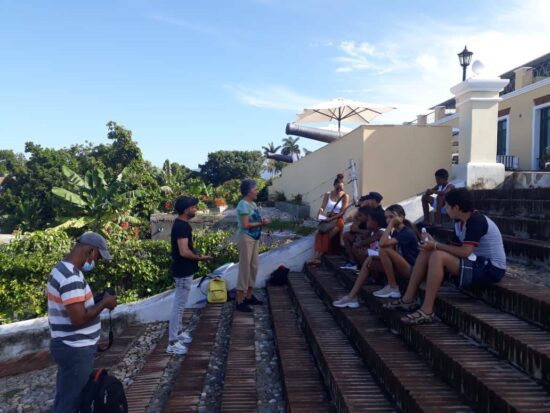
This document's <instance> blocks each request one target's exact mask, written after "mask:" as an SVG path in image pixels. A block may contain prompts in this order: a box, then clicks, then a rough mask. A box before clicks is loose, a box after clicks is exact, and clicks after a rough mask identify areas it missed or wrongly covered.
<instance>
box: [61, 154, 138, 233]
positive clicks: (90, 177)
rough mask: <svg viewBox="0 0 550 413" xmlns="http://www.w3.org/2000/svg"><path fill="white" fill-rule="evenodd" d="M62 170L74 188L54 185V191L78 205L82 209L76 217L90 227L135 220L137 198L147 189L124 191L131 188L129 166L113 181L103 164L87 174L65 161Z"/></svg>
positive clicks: (96, 228) (95, 227) (77, 208)
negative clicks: (127, 180) (126, 185)
mask: <svg viewBox="0 0 550 413" xmlns="http://www.w3.org/2000/svg"><path fill="white" fill-rule="evenodd" d="M62 170H63V175H65V177H66V181H67V185H68V186H69V187H70V188H71V189H70V190H69V189H65V188H61V187H58V186H54V187H53V188H52V193H53V194H54V195H56V196H58V197H59V198H61V199H63V200H64V201H66V202H69V203H71V204H72V205H73V206H74V207H76V208H75V209H76V210H77V211H79V212H80V213H77V214H76V218H81V219H84V220H85V222H86V224H87V226H89V228H90V229H92V230H94V231H98V230H99V229H101V228H102V227H103V226H104V225H105V224H107V223H108V222H118V223H120V222H130V221H132V216H131V211H132V208H133V206H134V205H135V203H136V202H135V200H136V198H140V197H142V196H143V195H144V192H143V191H141V190H130V191H127V192H122V191H123V190H124V189H127V188H124V185H123V184H122V181H123V179H124V178H125V177H126V176H127V175H128V172H127V169H124V170H123V171H122V173H121V174H120V175H119V176H118V177H117V178H116V179H115V180H113V181H112V182H110V183H109V184H107V182H106V181H105V175H104V173H103V171H102V170H101V169H100V168H95V169H93V170H89V171H87V172H86V175H84V177H81V176H79V175H78V174H77V173H76V172H74V171H73V170H71V169H70V168H69V167H67V166H65V165H63V167H62Z"/></svg>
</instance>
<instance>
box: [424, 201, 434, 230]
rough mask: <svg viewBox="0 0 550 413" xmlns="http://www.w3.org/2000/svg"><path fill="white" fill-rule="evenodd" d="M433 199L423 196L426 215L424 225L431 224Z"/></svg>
mask: <svg viewBox="0 0 550 413" xmlns="http://www.w3.org/2000/svg"><path fill="white" fill-rule="evenodd" d="M432 201H433V199H432V197H431V196H430V195H426V194H424V195H422V212H423V213H424V224H430V204H431V203H432Z"/></svg>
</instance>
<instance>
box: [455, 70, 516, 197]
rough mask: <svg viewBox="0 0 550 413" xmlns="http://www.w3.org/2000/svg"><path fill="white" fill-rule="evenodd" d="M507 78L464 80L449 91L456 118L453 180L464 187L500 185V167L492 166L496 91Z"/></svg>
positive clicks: (503, 84)
mask: <svg viewBox="0 0 550 413" xmlns="http://www.w3.org/2000/svg"><path fill="white" fill-rule="evenodd" d="M508 82H509V80H508V79H498V78H497V79H480V78H473V79H467V80H465V81H464V82H461V83H459V84H458V85H456V86H453V87H452V88H451V92H452V93H453V94H454V95H455V98H456V110H457V112H458V116H459V128H460V133H459V137H458V139H459V154H458V162H459V164H458V165H454V166H453V172H454V175H455V177H456V178H457V179H462V180H463V181H464V183H465V184H466V186H467V187H468V188H472V189H492V188H495V187H496V186H498V185H500V184H501V183H502V182H504V165H502V164H499V163H496V156H497V119H498V102H500V101H501V99H500V97H499V92H500V91H501V90H502V89H504V87H505V86H506V85H507V84H508Z"/></svg>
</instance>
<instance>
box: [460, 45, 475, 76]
mask: <svg viewBox="0 0 550 413" xmlns="http://www.w3.org/2000/svg"><path fill="white" fill-rule="evenodd" d="M473 54H474V53H473V52H470V51H469V50H468V49H467V48H466V46H464V50H463V51H461V52H460V53H459V54H458V61H459V62H460V66H462V81H465V80H466V68H467V67H468V66H470V62H471V61H472V55H473Z"/></svg>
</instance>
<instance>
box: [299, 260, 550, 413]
mask: <svg viewBox="0 0 550 413" xmlns="http://www.w3.org/2000/svg"><path fill="white" fill-rule="evenodd" d="M327 262H328V261H327ZM308 270H309V269H308ZM332 271H333V274H334V275H335V276H336V277H338V279H340V280H341V281H342V282H343V283H344V284H345V285H346V287H347V288H351V286H352V285H353V283H354V281H355V277H354V276H352V275H351V274H349V273H344V272H340V271H334V270H332ZM309 273H310V274H311V275H312V276H314V273H312V272H309ZM379 288H380V286H368V287H365V288H363V290H362V291H361V296H362V298H363V299H364V300H365V302H366V304H367V306H368V307H369V309H370V310H371V311H372V312H374V313H376V314H379V315H380V316H381V317H382V318H383V320H384V322H385V323H386V325H387V326H388V327H390V328H391V329H392V330H393V331H395V332H397V333H398V334H400V336H401V337H402V339H403V340H404V341H405V342H406V343H407V344H408V345H409V346H411V347H412V348H413V349H414V350H415V351H416V352H417V353H419V354H420V355H421V356H422V357H423V358H424V359H425V360H426V361H427V362H428V363H429V364H430V366H431V367H432V368H433V369H434V371H435V372H437V374H438V375H440V376H441V377H442V378H443V379H444V380H445V381H446V382H447V383H449V384H450V385H451V386H452V387H453V388H454V389H456V390H457V391H460V392H461V393H462V394H463V395H464V396H465V397H466V398H467V399H468V400H469V401H470V402H472V403H474V404H475V408H476V410H479V411H484V412H513V411H532V412H540V411H550V394H548V392H547V391H545V389H544V388H543V387H542V386H541V385H540V384H538V383H537V382H536V381H535V380H533V379H532V378H531V377H529V375H527V374H526V373H524V372H522V371H520V370H518V369H517V368H516V367H514V366H512V365H511V364H510V363H509V362H508V361H506V360H502V359H500V358H499V357H498V356H496V355H495V354H493V353H491V352H489V351H487V350H486V349H484V348H481V347H479V346H478V345H477V344H475V343H474V342H473V341H472V340H469V339H467V338H465V337H464V336H462V335H460V334H459V333H457V331H456V330H454V329H452V328H451V327H449V326H447V325H445V324H444V323H442V322H440V321H436V322H434V323H432V324H429V325H422V326H415V327H411V326H407V325H405V324H403V323H402V322H401V321H400V318H401V317H402V315H403V313H399V312H396V311H390V310H386V309H384V308H383V302H384V300H380V299H378V298H376V297H374V296H373V295H372V292H373V291H375V290H376V289H379Z"/></svg>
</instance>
